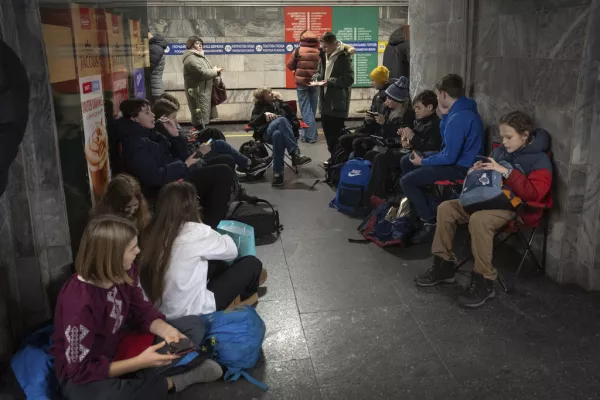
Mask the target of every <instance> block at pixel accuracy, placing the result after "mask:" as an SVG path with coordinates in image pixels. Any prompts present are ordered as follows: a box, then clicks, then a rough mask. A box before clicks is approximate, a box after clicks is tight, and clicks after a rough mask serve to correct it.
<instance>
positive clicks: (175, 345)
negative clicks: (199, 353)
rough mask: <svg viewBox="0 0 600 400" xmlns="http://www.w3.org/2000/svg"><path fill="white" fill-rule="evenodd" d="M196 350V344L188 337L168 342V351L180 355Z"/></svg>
mask: <svg viewBox="0 0 600 400" xmlns="http://www.w3.org/2000/svg"><path fill="white" fill-rule="evenodd" d="M194 350H196V346H195V345H194V343H192V341H191V340H190V339H188V338H184V339H180V340H179V342H171V343H169V353H171V354H174V355H178V356H182V355H185V354H188V353H191V352H192V351H194Z"/></svg>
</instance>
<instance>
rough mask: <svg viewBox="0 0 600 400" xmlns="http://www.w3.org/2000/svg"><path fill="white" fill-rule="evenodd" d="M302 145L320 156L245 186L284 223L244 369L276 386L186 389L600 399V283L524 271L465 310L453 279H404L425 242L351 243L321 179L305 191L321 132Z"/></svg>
mask: <svg viewBox="0 0 600 400" xmlns="http://www.w3.org/2000/svg"><path fill="white" fill-rule="evenodd" d="M245 140H248V138H244V137H239V136H238V137H231V138H230V139H229V141H230V143H232V144H234V145H236V146H239V144H240V143H242V142H243V141H245ZM303 149H304V152H305V153H306V154H307V155H310V156H312V157H313V160H314V163H313V164H312V165H311V166H307V167H303V168H302V169H301V173H300V174H299V175H295V174H293V173H291V172H290V171H289V170H288V171H286V185H285V186H284V187H283V188H282V189H273V188H271V186H270V184H269V183H268V182H266V181H265V182H260V183H254V184H247V185H246V187H247V189H248V191H249V192H250V193H252V194H255V195H258V196H260V197H264V198H266V199H268V200H269V201H271V202H273V204H274V205H276V207H277V208H278V209H279V211H280V213H281V217H282V221H283V224H284V225H285V230H284V231H283V233H282V234H281V238H280V239H279V240H278V241H276V242H275V243H273V244H270V245H265V246H261V247H259V248H258V249H257V250H258V255H259V257H260V258H261V259H262V261H263V263H264V264H265V266H266V268H267V269H268V271H269V280H268V285H267V292H266V295H265V296H264V297H263V298H262V299H261V301H260V303H259V304H258V306H257V310H258V312H259V314H260V315H261V316H262V317H263V318H264V320H265V322H266V325H267V335H266V338H265V342H264V346H263V351H264V359H263V360H262V361H261V362H260V363H259V365H257V367H256V368H255V369H254V370H253V371H252V375H253V376H255V377H256V378H258V379H260V380H263V381H264V382H266V383H267V384H268V385H269V386H270V389H269V390H268V391H267V392H262V391H261V390H260V389H258V388H256V387H254V386H252V385H251V384H249V383H248V382H246V381H244V380H241V381H239V382H236V383H230V384H228V383H222V382H221V383H215V384H210V385H203V386H202V385H199V386H195V387H193V388H191V389H189V390H188V391H186V392H185V393H183V395H182V396H180V398H182V399H298V400H310V399H324V400H325V399H326V400H338V399H339V400H345V399H368V400H379V399H381V400H383V399H419V400H421V399H473V400H479V399H487V400H491V399H494V400H496V399H497V400H500V399H535V400H549V399H556V400H559V399H560V400H566V399H577V400H580V399H600V382H599V376H600V375H599V371H600V367H599V366H600V318H599V317H600V295H599V294H589V293H585V292H583V291H580V290H579V289H577V288H571V287H561V286H558V285H556V284H554V283H552V282H550V281H548V280H547V279H545V278H539V277H537V276H535V274H533V273H526V274H524V278H523V279H521V280H520V281H519V283H518V286H517V290H516V291H515V292H514V293H512V294H504V293H502V292H499V294H498V298H497V299H495V300H494V301H492V302H491V303H489V305H487V306H486V307H485V308H482V309H479V310H469V311H466V310H463V309H460V308H459V307H458V306H457V305H456V297H457V295H458V294H459V293H460V291H461V286H458V285H457V286H453V287H444V288H432V289H427V290H421V289H417V288H416V287H415V286H414V284H413V283H412V278H413V276H414V275H415V274H417V273H419V272H421V271H423V270H425V269H426V268H427V267H428V263H429V262H430V261H429V257H430V254H429V249H428V247H427V246H421V247H411V248H407V249H395V250H393V251H390V252H386V251H384V250H382V249H380V248H378V247H376V246H375V245H372V244H371V245H364V244H351V243H349V242H348V241H347V239H348V238H350V237H354V238H358V236H357V232H356V230H355V229H356V226H357V224H358V222H359V221H357V220H355V219H351V218H349V217H346V216H344V215H342V214H340V213H338V212H337V211H335V210H332V209H330V208H329V207H328V204H329V201H330V200H331V199H332V198H333V196H334V191H333V190H332V189H331V188H329V187H328V186H327V185H325V184H320V185H317V187H316V190H309V187H310V185H311V184H312V183H313V182H314V181H315V179H317V178H319V177H321V176H322V175H323V170H322V169H321V168H320V167H318V166H317V162H319V161H322V160H323V159H324V158H325V155H326V154H325V153H326V150H325V145H324V141H323V138H322V137H321V138H320V141H319V143H318V144H317V145H312V146H308V145H304V146H303ZM269 177H270V175H269ZM498 253H499V254H498V255H499V256H501V259H500V257H498V258H499V259H498V260H497V264H498V265H499V266H500V268H501V271H504V273H505V274H509V273H510V272H511V271H514V268H511V267H512V266H514V257H512V256H511V254H510V252H509V251H506V250H503V251H501V252H498ZM503 266H508V267H507V268H504V267H503ZM526 272H529V271H526ZM466 280H467V278H466V276H462V275H461V276H460V282H461V284H462V285H465V284H466Z"/></svg>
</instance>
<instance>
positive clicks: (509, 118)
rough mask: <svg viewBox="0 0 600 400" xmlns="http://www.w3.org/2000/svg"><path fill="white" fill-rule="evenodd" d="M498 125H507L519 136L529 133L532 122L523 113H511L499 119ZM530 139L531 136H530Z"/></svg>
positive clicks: (531, 128)
mask: <svg viewBox="0 0 600 400" xmlns="http://www.w3.org/2000/svg"><path fill="white" fill-rule="evenodd" d="M499 124H500V125H508V126H510V127H511V128H513V129H514V130H515V131H517V133H518V134H519V135H521V136H522V135H524V134H525V132H527V133H531V131H532V130H533V120H532V118H531V117H530V116H529V114H527V113H524V112H523V111H511V112H509V113H507V114H504V115H503V116H502V117H500V121H499ZM530 137H531V135H530Z"/></svg>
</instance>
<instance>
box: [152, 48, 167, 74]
mask: <svg viewBox="0 0 600 400" xmlns="http://www.w3.org/2000/svg"><path fill="white" fill-rule="evenodd" d="M164 54H165V49H163V48H162V46H160V45H158V44H151V45H150V69H151V70H154V68H156V66H157V65H158V63H159V62H160V59H161V58H163V56H164Z"/></svg>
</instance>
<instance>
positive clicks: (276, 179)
mask: <svg viewBox="0 0 600 400" xmlns="http://www.w3.org/2000/svg"><path fill="white" fill-rule="evenodd" d="M271 186H283V175H278V174H273V181H272V182H271Z"/></svg>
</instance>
